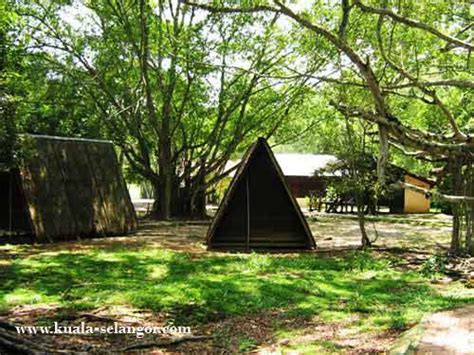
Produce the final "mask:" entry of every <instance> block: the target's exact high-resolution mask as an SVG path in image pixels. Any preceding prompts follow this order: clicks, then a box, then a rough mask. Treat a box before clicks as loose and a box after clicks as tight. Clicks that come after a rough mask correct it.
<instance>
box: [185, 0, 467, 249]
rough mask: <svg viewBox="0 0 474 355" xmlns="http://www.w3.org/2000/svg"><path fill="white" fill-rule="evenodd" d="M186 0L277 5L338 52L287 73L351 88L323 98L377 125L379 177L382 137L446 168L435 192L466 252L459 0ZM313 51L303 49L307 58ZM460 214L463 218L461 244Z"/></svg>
mask: <svg viewBox="0 0 474 355" xmlns="http://www.w3.org/2000/svg"><path fill="white" fill-rule="evenodd" d="M185 2H186V3H187V4H191V5H193V6H196V7H199V8H202V9H207V10H209V11H211V12H219V13H230V14H233V13H247V14H250V13H262V12H264V13H274V14H282V15H285V16H286V17H288V18H290V19H292V20H293V21H294V22H295V23H296V24H298V26H299V28H300V30H301V32H302V33H311V34H312V35H313V37H314V38H315V40H317V41H320V40H321V41H323V42H324V43H326V44H329V45H330V46H332V47H333V48H335V49H336V50H337V51H338V52H340V53H341V54H342V56H343V59H342V62H343V64H344V65H343V69H342V70H336V73H335V75H327V74H326V73H325V72H323V75H321V74H320V75H317V74H318V72H315V71H305V72H301V71H300V72H299V71H298V70H296V69H295V70H294V72H297V73H298V72H299V74H300V75H301V76H304V77H312V78H317V79H318V80H322V81H325V82H327V83H329V84H331V86H346V87H348V88H350V90H351V92H352V93H353V95H350V96H349V97H348V99H347V101H341V100H339V98H338V97H337V98H334V99H333V100H332V101H331V104H332V105H333V106H334V107H335V108H336V109H337V110H338V111H340V112H341V113H343V115H345V116H347V117H354V118H361V119H363V120H365V121H367V122H371V123H372V124H374V125H376V126H377V128H378V139H379V159H378V169H377V170H378V176H379V179H380V182H381V183H382V184H383V182H384V180H385V166H386V163H387V161H388V159H389V150H390V149H389V147H390V146H392V147H394V148H395V149H398V150H400V151H402V152H403V153H404V154H406V155H409V156H412V157H416V158H418V159H422V160H426V161H430V162H435V163H436V164H441V165H442V166H444V168H445V175H446V176H454V177H455V178H454V179H453V181H454V186H452V188H451V191H448V192H447V193H442V194H440V196H442V198H444V199H445V200H448V201H450V202H452V203H455V204H456V205H455V206H456V207H455V208H454V209H453V210H454V216H453V220H454V224H453V234H452V244H451V251H452V252H453V253H455V254H458V253H461V252H463V251H467V252H470V253H472V252H474V250H473V243H472V233H473V230H472V220H473V213H474V212H473V211H474V209H473V202H474V197H473V196H472V188H471V186H472V180H471V179H472V154H473V152H474V142H473V140H472V137H471V136H470V133H471V132H469V131H468V130H467V129H468V128H469V121H470V120H472V118H471V114H470V113H469V112H468V111H466V110H465V108H466V107H472V89H473V84H472V82H473V81H472V68H471V56H470V53H471V51H472V49H473V48H474V44H472V42H471V39H470V34H471V32H472V24H471V22H470V6H469V4H468V3H459V2H453V3H448V2H442V3H440V2H428V1H407V2H405V3H403V4H399V3H395V2H392V1H383V2H382V5H372V3H375V2H369V1H360V0H353V1H348V0H342V1H341V2H340V4H339V5H338V6H335V5H334V4H330V3H328V4H327V5H326V6H324V5H322V4H320V3H318V4H317V6H316V4H315V6H313V7H311V8H310V9H307V10H305V11H302V12H297V11H293V10H292V9H291V7H290V6H289V5H286V4H285V3H283V2H281V1H279V0H273V1H268V2H258V3H250V4H248V5H246V6H241V7H229V6H225V5H221V6H219V5H215V6H214V5H207V4H202V3H195V2H190V1H187V0H186V1H185ZM301 37H302V38H304V37H305V36H304V35H302V36H301ZM313 55H314V54H313V53H307V56H308V57H312V56H313ZM343 73H344V75H342V74H343ZM457 99H459V100H461V101H463V102H464V105H459V102H460V101H459V100H457ZM417 105H423V106H428V107H429V110H427V111H426V116H425V117H424V118H423V121H424V122H416V121H414V120H413V117H409V116H408V115H407V111H406V108H407V107H409V108H412V107H414V106H417ZM471 113H472V111H471ZM429 122H431V124H429ZM404 187H407V188H413V189H415V188H416V187H414V186H407V185H406V184H405V186H404ZM461 221H465V223H464V226H466V227H467V228H464V244H462V243H461V242H462V240H461V228H460V226H461Z"/></svg>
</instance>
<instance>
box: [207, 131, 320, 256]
mask: <svg viewBox="0 0 474 355" xmlns="http://www.w3.org/2000/svg"><path fill="white" fill-rule="evenodd" d="M207 244H208V247H209V248H210V249H230V250H255V249H275V248H278V249H313V248H314V247H315V246H316V244H315V242H314V239H313V237H312V235H311V231H310V229H309V227H308V224H307V223H306V220H305V218H304V216H303V214H302V212H301V210H300V208H299V206H298V204H297V202H296V200H295V199H294V197H293V196H292V195H291V193H290V191H289V189H288V186H287V185H286V182H285V178H284V176H283V173H282V171H281V169H280V166H279V165H278V163H277V161H276V159H275V157H274V155H273V153H272V151H271V149H270V147H269V145H268V143H267V142H266V140H265V139H264V138H259V139H258V140H257V142H255V143H254V144H253V145H252V146H251V147H250V148H249V150H248V151H247V153H246V154H245V157H244V159H242V163H241V165H240V167H239V169H238V170H237V173H236V174H235V176H234V178H233V180H232V182H231V185H230V186H229V188H228V190H227V192H226V194H225V196H224V199H223V201H222V203H221V205H220V206H219V210H218V211H217V214H216V216H215V218H214V220H213V222H212V224H211V226H210V228H209V231H208V235H207Z"/></svg>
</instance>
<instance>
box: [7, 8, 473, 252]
mask: <svg viewBox="0 0 474 355" xmlns="http://www.w3.org/2000/svg"><path fill="white" fill-rule="evenodd" d="M1 6H2V8H1V9H0V14H1V15H0V16H1V24H0V38H1V42H2V46H1V57H0V67H1V97H0V102H1V120H0V140H1V142H0V143H1V144H0V154H1V157H2V159H1V164H2V167H3V168H7V167H9V166H12V165H14V164H15V161H16V160H18V158H19V157H20V156H21V153H20V152H18V150H16V149H15V147H16V145H17V142H18V139H20V138H19V137H21V136H19V134H21V133H37V134H50V135H60V136H74V137H88V138H104V139H109V140H112V141H113V142H114V143H115V145H116V146H117V148H118V153H119V157H120V159H121V162H122V163H123V167H124V170H125V172H126V176H127V178H128V179H130V180H136V181H137V180H138V181H147V182H148V183H149V184H151V186H153V188H154V192H155V196H156V197H157V203H156V205H155V206H154V215H155V217H157V218H162V219H169V218H173V217H186V218H200V217H203V216H204V214H205V195H206V193H207V192H208V191H209V189H210V188H211V187H212V186H213V185H214V184H215V183H217V182H218V181H219V180H220V179H222V177H223V176H225V173H226V171H224V168H225V164H226V162H227V161H228V160H229V159H231V158H233V157H238V156H240V155H241V154H242V152H243V151H244V150H245V149H246V148H247V147H248V146H249V144H251V142H253V141H254V140H255V138H256V137H258V136H264V137H266V138H268V139H269V140H270V142H271V144H272V145H273V146H274V148H275V150H277V151H278V150H279V151H295V152H308V153H331V154H336V155H338V156H341V157H345V158H346V159H348V160H349V161H355V160H354V159H356V158H355V157H357V156H361V155H362V156H365V155H369V156H374V157H376V158H377V161H378V163H377V176H378V179H379V184H380V186H383V185H384V182H385V180H386V176H385V175H386V171H385V166H386V164H387V163H388V162H391V163H394V164H396V165H399V166H401V167H404V168H406V169H408V170H410V171H412V172H414V173H419V174H422V175H425V176H426V175H434V173H436V176H435V177H436V178H437V179H438V181H439V184H438V188H437V190H436V191H435V198H437V199H439V200H440V201H443V202H444V203H449V204H451V205H452V206H453V207H452V212H453V214H454V226H453V242H452V250H453V251H454V252H460V251H463V250H471V251H474V242H473V237H472V235H473V230H474V226H473V224H474V223H473V221H474V214H473V213H474V212H473V210H474V209H473V206H472V205H473V201H474V197H473V189H472V156H473V152H474V142H473V140H472V135H473V134H474V118H473V115H472V114H473V112H474V101H473V88H474V83H473V80H472V79H473V75H472V73H473V66H472V64H473V63H472V61H473V59H472V55H471V53H472V50H473V48H474V44H472V37H473V24H472V16H473V13H472V11H473V10H472V5H471V4H470V2H469V1H414V0H384V1H369V0H367V1H363V2H361V1H359V0H352V1H351V0H341V1H314V2H309V1H299V2H295V3H283V2H280V1H277V0H275V1H268V2H266V1H243V2H237V3H235V2H232V1H229V2H226V1H212V2H197V3H193V2H188V1H163V0H157V1H145V0H97V1H73V0H70V1H68V0H64V1H63V0H61V1H51V2H43V1H5V2H2V5H1ZM360 176H361V175H360V174H355V175H354V179H355V180H357V179H359V181H360V183H361V184H363V183H364V181H363V179H361V178H360Z"/></svg>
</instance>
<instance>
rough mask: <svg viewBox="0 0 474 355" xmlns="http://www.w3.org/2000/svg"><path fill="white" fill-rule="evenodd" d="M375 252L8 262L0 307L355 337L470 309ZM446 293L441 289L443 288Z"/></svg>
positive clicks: (95, 254) (116, 253)
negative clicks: (292, 326)
mask: <svg viewBox="0 0 474 355" xmlns="http://www.w3.org/2000/svg"><path fill="white" fill-rule="evenodd" d="M396 265H397V260H395V259H394V258H388V257H385V256H383V255H381V254H378V253H376V252H370V251H368V252H360V251H354V252H349V253H345V254H339V255H337V256H324V255H319V254H287V255H281V254H280V255H278V254H256V253H254V254H223V253H220V254H204V255H199V256H197V255H193V254H188V253H183V252H177V251H171V250H162V249H150V248H143V249H133V250H127V249H126V248H117V247H113V248H106V247H103V246H102V247H100V248H91V249H89V250H87V251H85V252H84V251H81V252H66V251H64V252H54V253H50V252H44V253H37V254H34V255H31V256H26V257H23V258H16V259H14V260H13V261H12V263H11V265H10V266H7V268H8V270H7V271H6V273H7V274H8V277H7V279H6V281H4V282H2V284H0V309H1V308H3V309H9V308H11V307H14V306H16V305H19V304H40V303H48V302H51V303H53V302H55V303H59V304H60V305H61V306H62V307H63V308H65V309H72V310H77V309H93V308H98V307H101V306H104V305H110V306H113V305H130V306H132V307H136V308H138V309H150V310H154V311H164V312H166V314H169V317H172V318H173V320H174V321H175V322H177V323H183V324H201V323H206V322H209V321H215V320H219V319H224V318H226V317H231V316H237V315H248V314H256V313H258V312H262V311H268V310H279V312H281V313H283V314H286V316H287V317H296V318H311V317H318V319H320V320H321V321H323V322H342V321H345V320H347V319H352V318H354V317H355V318H357V319H358V320H357V321H356V322H353V324H352V326H353V327H355V328H356V329H358V331H363V332H365V331H373V330H377V329H378V330H385V329H404V328H405V327H407V326H410V325H412V324H414V323H415V322H417V321H419V319H420V318H421V317H422V316H423V314H425V313H427V312H431V311H436V310H440V309H446V308H451V307H454V306H458V305H462V304H466V303H472V302H474V291H473V290H468V289H464V288H463V287H462V285H460V284H459V283H456V282H454V283H452V285H450V286H447V287H445V288H444V289H442V290H440V289H438V288H437V287H436V286H434V285H432V284H431V283H430V278H429V277H426V276H424V275H423V274H421V273H419V272H416V271H406V270H405V271H404V270H401V269H400V268H398V267H397V266H396ZM451 288H452V289H453V291H449V290H450V289H451Z"/></svg>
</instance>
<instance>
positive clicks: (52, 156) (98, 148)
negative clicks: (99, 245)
mask: <svg viewBox="0 0 474 355" xmlns="http://www.w3.org/2000/svg"><path fill="white" fill-rule="evenodd" d="M22 145H23V155H24V158H23V160H24V162H23V163H22V164H21V166H20V167H18V168H17V169H14V170H12V171H9V172H0V196H2V198H1V199H0V230H4V231H9V232H16V233H17V234H25V235H31V236H34V237H35V240H38V241H58V240H66V239H76V238H78V237H82V236H86V237H88V236H104V235H116V234H124V233H129V232H132V231H134V230H135V229H136V226H137V219H136V215H135V211H134V208H133V205H132V203H131V200H130V196H129V194H128V190H127V187H126V184H125V181H124V179H123V177H122V174H121V171H120V168H119V165H118V162H117V158H116V155H115V151H114V148H113V146H112V143H111V142H108V141H101V140H87V139H71V138H61V137H51V136H35V135H28V136H25V137H24V139H23V144H22Z"/></svg>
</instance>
